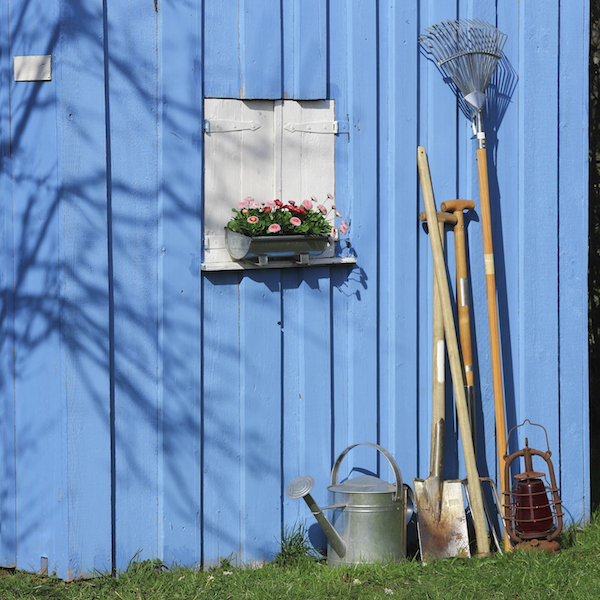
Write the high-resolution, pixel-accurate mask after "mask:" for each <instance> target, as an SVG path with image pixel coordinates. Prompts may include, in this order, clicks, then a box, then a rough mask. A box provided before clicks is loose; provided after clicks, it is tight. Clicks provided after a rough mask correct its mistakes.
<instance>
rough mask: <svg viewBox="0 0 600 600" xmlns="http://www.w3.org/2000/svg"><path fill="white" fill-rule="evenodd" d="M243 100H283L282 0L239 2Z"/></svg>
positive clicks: (240, 93)
mask: <svg viewBox="0 0 600 600" xmlns="http://www.w3.org/2000/svg"><path fill="white" fill-rule="evenodd" d="M239 19H240V20H239V33H240V82H239V86H240V89H239V97H240V98H247V99H252V98H255V99H266V98H268V99H278V98H281V97H282V93H283V81H282V40H281V30H282V28H281V2H280V0H263V1H262V2H254V1H253V0H239Z"/></svg>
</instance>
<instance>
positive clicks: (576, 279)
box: [553, 1, 597, 521]
mask: <svg viewBox="0 0 600 600" xmlns="http://www.w3.org/2000/svg"><path fill="white" fill-rule="evenodd" d="M589 17H590V12H589V2H586V1H582V2H579V3H577V4H576V5H575V6H574V5H570V6H569V7H568V8H567V6H565V5H564V4H563V3H561V4H560V38H559V41H560V48H561V51H560V58H559V61H560V62H559V77H560V79H559V115H558V117H559V122H558V125H559V138H558V143H559V147H560V158H561V160H560V163H559V171H558V175H559V197H560V206H559V224H560V227H559V237H558V249H559V255H558V261H559V262H558V269H559V286H560V288H559V350H560V381H559V385H560V395H559V398H560V446H559V448H560V452H559V454H560V482H559V485H560V487H561V490H562V492H561V494H562V496H561V497H562V500H563V502H564V506H565V509H566V511H567V513H568V514H569V516H570V517H571V518H573V520H575V521H578V520H580V519H582V518H589V516H590V509H591V502H590V450H589V444H590V442H589V397H588V396H589V390H588V385H589V374H588V365H587V361H588V333H587V327H588V317H587V305H588V304H587V300H588V298H587V268H586V267H587V253H588V249H587V238H588V201H589V200H588V156H587V146H588V102H587V100H588V62H587V55H588V51H589V39H588V35H587V33H588V31H589ZM582 98H583V99H585V100H584V101H583V102H582V101H581V99H582ZM596 435H597V432H596ZM553 451H554V453H555V454H554V456H556V455H557V452H556V449H553ZM555 460H556V459H555Z"/></svg>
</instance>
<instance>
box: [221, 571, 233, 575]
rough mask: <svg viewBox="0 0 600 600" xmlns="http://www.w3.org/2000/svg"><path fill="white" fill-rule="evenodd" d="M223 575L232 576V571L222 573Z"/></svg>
mask: <svg viewBox="0 0 600 600" xmlns="http://www.w3.org/2000/svg"><path fill="white" fill-rule="evenodd" d="M223 575H233V572H232V571H223Z"/></svg>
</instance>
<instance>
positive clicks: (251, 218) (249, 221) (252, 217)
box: [246, 215, 258, 223]
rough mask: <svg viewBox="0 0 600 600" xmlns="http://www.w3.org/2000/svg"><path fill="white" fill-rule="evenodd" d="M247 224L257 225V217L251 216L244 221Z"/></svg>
mask: <svg viewBox="0 0 600 600" xmlns="http://www.w3.org/2000/svg"><path fill="white" fill-rule="evenodd" d="M246 220H247V221H248V223H258V217H257V216H256V215H252V216H251V217H248V218H247V219H246Z"/></svg>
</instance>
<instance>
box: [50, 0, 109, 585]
mask: <svg viewBox="0 0 600 600" xmlns="http://www.w3.org/2000/svg"><path fill="white" fill-rule="evenodd" d="M58 27H59V31H60V43H59V45H58V47H57V52H56V54H55V57H56V58H57V59H58V60H55V62H54V68H55V72H54V77H55V78H56V81H57V86H58V89H59V92H60V95H59V102H60V104H59V106H58V109H59V110H58V111H57V120H58V131H59V135H60V140H59V143H58V144H57V147H56V151H57V152H58V156H59V157H60V159H61V162H60V165H61V167H62V188H61V190H60V203H61V206H62V209H61V221H60V228H59V231H60V237H61V240H60V243H61V252H60V254H61V256H62V259H63V260H64V265H65V266H64V275H63V277H62V281H61V312H60V321H61V339H62V347H63V352H64V362H63V364H62V365H61V367H62V368H61V370H62V373H61V376H62V377H63V378H64V388H65V391H64V394H65V400H66V407H65V411H64V413H63V414H62V415H61V417H62V419H63V425H62V426H63V427H64V429H65V432H66V440H67V447H66V455H55V456H54V457H53V459H54V460H55V461H56V464H57V465H62V464H63V461H66V476H67V478H68V481H67V487H66V489H62V490H61V492H60V497H61V502H63V503H65V504H66V506H67V507H68V556H66V557H65V559H66V560H65V559H63V564H61V571H62V572H64V570H65V566H66V576H67V577H69V578H72V577H77V576H81V575H85V574H92V573H94V572H95V571H107V570H110V569H111V567H112V564H111V548H112V545H111V544H112V540H111V501H110V497H111V452H110V447H111V445H110V403H109V397H110V396H109V394H110V381H109V372H110V371H109V327H108V318H109V317H108V315H109V305H108V304H109V300H108V286H107V281H106V274H107V270H108V269H107V261H108V248H107V242H108V234H107V225H106V224H107V182H106V144H105V140H106V127H105V124H106V122H105V102H104V78H103V77H99V76H98V73H103V70H104V44H103V41H104V36H103V10H102V2H100V1H99V0H86V1H85V2H80V3H77V5H72V4H70V3H67V2H65V3H63V5H62V7H61V13H60V23H59V25H58ZM53 150H54V149H49V152H50V153H52V152H53ZM62 468H64V467H62ZM90 515H93V518H90ZM65 563H66V565H65ZM51 570H52V566H50V571H51Z"/></svg>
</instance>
